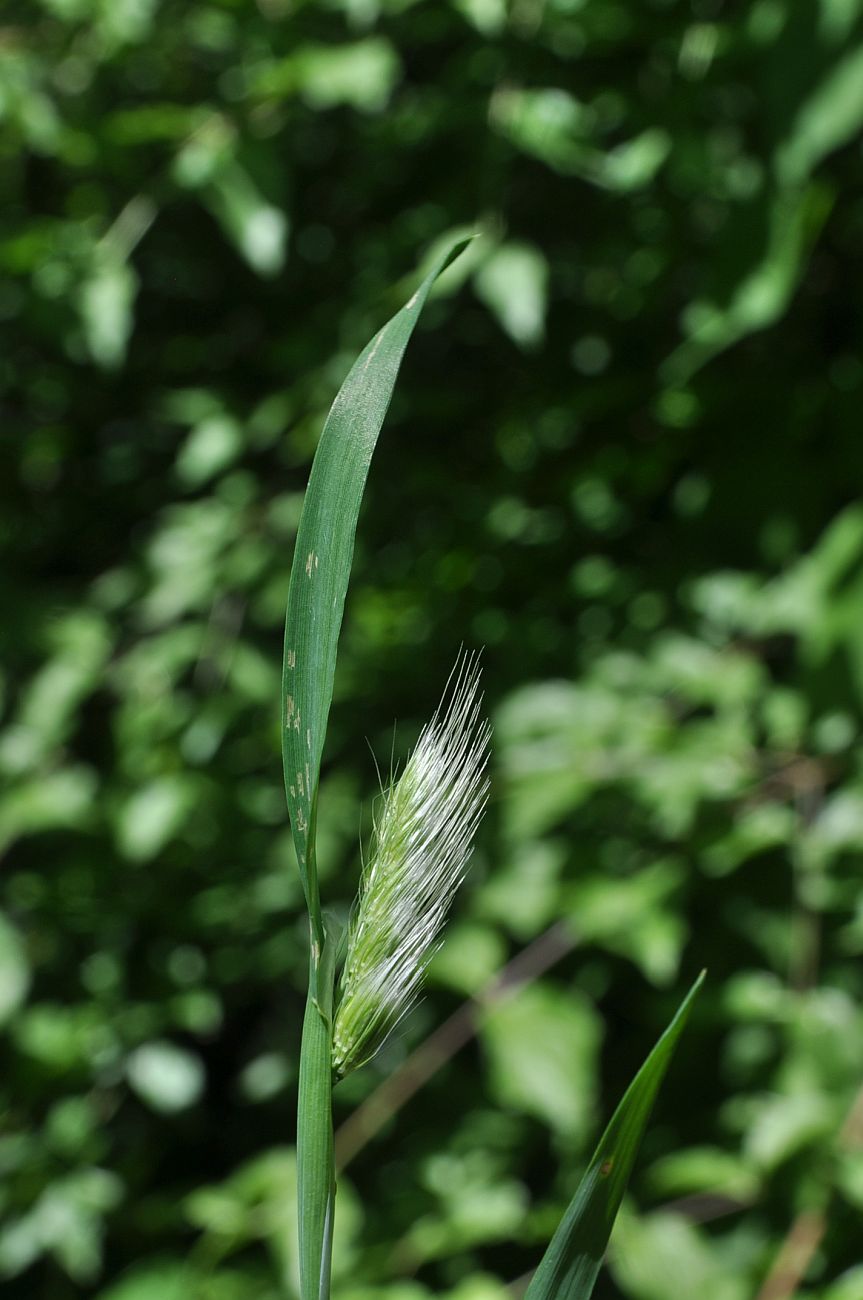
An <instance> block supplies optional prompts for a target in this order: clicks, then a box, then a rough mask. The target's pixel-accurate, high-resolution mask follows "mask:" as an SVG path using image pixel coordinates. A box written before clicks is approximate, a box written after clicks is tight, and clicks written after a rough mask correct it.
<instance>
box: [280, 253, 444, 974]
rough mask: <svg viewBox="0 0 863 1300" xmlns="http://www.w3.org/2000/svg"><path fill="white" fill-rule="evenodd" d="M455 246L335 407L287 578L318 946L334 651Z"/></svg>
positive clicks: (292, 740)
mask: <svg viewBox="0 0 863 1300" xmlns="http://www.w3.org/2000/svg"><path fill="white" fill-rule="evenodd" d="M466 242H467V240H466V239H464V238H459V239H457V240H454V241H453V242H452V243H451V244H450V245H449V247H448V248H446V249H445V250H444V251H443V252H442V253H441V255H440V256H439V257H438V258H437V259H436V261H435V263H434V265H433V266H432V268H431V270H430V271H429V273H428V275H427V276H426V277H425V279H424V280H423V282H422V284H421V285H420V286H419V288H418V289H417V291H416V293H415V294H414V295H413V297H412V298H411V299H410V301H409V302H408V303H407V304H406V305H405V306H404V307H402V309H401V311H399V312H397V314H396V315H395V316H394V317H393V318H392V319H391V320H390V321H389V322H388V323H387V324H386V325H384V327H383V329H381V330H380V331H379V332H378V333H377V334H376V335H375V337H374V338H373V339H372V341H371V342H370V343H369V344H368V346H367V347H366V348H365V350H364V351H363V352H362V354H361V355H360V357H359V358H358V360H357V361H356V363H355V365H354V366H353V368H352V370H351V371H350V373H349V375H348V377H347V379H346V380H345V382H344V383H343V384H342V387H341V389H340V391H339V393H338V396H337V397H336V400H335V402H334V403H333V406H332V409H331V411H330V413H329V416H328V417H327V421H326V424H325V425H324V430H323V433H322V434H321V440H320V443H319V445H318V449H317V453H316V455H315V460H314V464H313V465H312V472H311V476H310V479H309V486H308V490H307V492H306V496H305V501H304V503H303V513H302V517H301V519H300V526H299V530H298V533H297V544H296V550H295V552H294V561H293V566H292V569H291V585H290V590H289V594H288V611H287V618H286V620H285V650H284V661H283V668H282V761H283V766H284V773H285V792H286V795H287V801H288V810H289V812H290V817H291V827H292V831H293V837H294V845H295V848H296V852H297V860H298V863H299V868H300V874H301V876H302V880H303V888H304V890H305V894H306V902H307V904H308V908H309V915H310V917H311V922H312V928H313V935H314V939H315V943H316V946H317V948H318V949H320V947H321V945H322V944H323V934H324V928H323V921H322V918H321V910H320V901H319V897H318V886H317V872H316V867H315V855H314V825H315V814H316V800H317V788H318V776H319V771H320V763H321V753H322V750H323V745H324V733H325V731H326V725H327V718H328V716H329V711H330V703H331V701H332V693H333V678H334V675H335V667H336V650H337V646H338V639H339V631H340V629H341V623H342V614H343V611H344V604H345V594H346V591H347V586H348V579H349V577H350V569H351V560H352V558H353V552H354V538H355V535H356V528H357V518H358V515H359V509H360V502H361V499H362V495H363V489H364V488H365V483H366V477H367V475H368V470H369V464H370V462H371V458H372V453H373V452H374V449H375V444H376V443H377V439H378V434H379V433H380V430H381V426H382V424H383V421H384V417H385V415H386V412H387V408H388V406H389V404H390V398H391V397H392V392H393V387H394V386H395V382H396V377H397V375H398V372H399V367H400V365H401V362H402V357H403V356H404V352H405V349H406V347H407V345H408V342H409V340H410V337H411V334H412V333H413V330H414V326H415V325H416V322H417V319H418V318H419V314H420V312H421V310H422V307H423V304H424V303H425V301H426V298H427V297H428V293H429V290H430V289H431V286H432V284H433V283H434V281H435V279H436V278H437V276H438V275H439V274H440V272H441V271H442V270H443V269H444V267H445V266H446V265H447V263H448V262H449V261H450V260H451V258H452V257H453V256H454V255H455V253H456V252H457V251H459V250H460V249H461V247H463V246H464V244H465V243H466Z"/></svg>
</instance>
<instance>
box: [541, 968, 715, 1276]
mask: <svg viewBox="0 0 863 1300" xmlns="http://www.w3.org/2000/svg"><path fill="white" fill-rule="evenodd" d="M703 980H704V972H703V971H702V973H701V974H700V975H699V977H698V979H697V980H696V981H695V983H694V984H693V986H692V988H691V989H690V990H689V993H688V994H687V995H686V998H685V999H684V1001H683V1003H682V1004H681V1006H680V1009H679V1010H678V1012H677V1015H676V1016H675V1017H674V1019H673V1020H672V1022H671V1024H670V1025H669V1026H668V1028H667V1029H666V1031H665V1033H664V1034H663V1035H662V1037H661V1038H660V1040H659V1042H658V1043H657V1044H656V1046H655V1047H654V1049H653V1051H652V1052H651V1053H650V1055H649V1056H648V1058H647V1060H646V1061H645V1062H644V1065H643V1066H642V1067H641V1069H640V1070H639V1072H638V1074H637V1075H636V1076H635V1078H634V1079H633V1081H632V1083H631V1084H630V1085H629V1087H628V1089H627V1090H626V1094H625V1095H624V1098H623V1100H622V1102H621V1103H620V1105H619V1106H618V1108H617V1110H616V1111H615V1112H614V1115H613V1116H612V1118H611V1122H610V1124H609V1125H608V1128H607V1129H606V1130H605V1132H604V1133H603V1135H602V1139H601V1140H600V1143H599V1146H598V1147H597V1148H596V1150H595V1151H594V1153H593V1158H592V1159H591V1162H590V1164H589V1166H588V1168H587V1172H586V1173H585V1175H584V1177H583V1178H582V1180H581V1183H580V1184H579V1187H578V1191H577V1192H576V1193H575V1196H574V1197H573V1199H572V1201H571V1202H570V1205H569V1209H568V1210H567V1211H566V1214H565V1215H564V1216H563V1218H562V1220H561V1222H560V1226H559V1227H558V1229H557V1232H556V1233H555V1234H554V1236H553V1237H552V1239H551V1244H550V1246H549V1248H548V1250H547V1251H546V1253H545V1256H544V1257H543V1260H542V1263H541V1264H540V1266H539V1268H538V1269H537V1270H536V1273H535V1274H534V1276H533V1280H532V1281H531V1284H530V1286H529V1287H528V1289H527V1295H526V1297H525V1300H588V1297H589V1296H590V1295H591V1293H592V1291H593V1286H594V1283H595V1282H596V1277H597V1274H598V1273H599V1269H600V1265H601V1264H602V1257H603V1255H604V1254H605V1248H606V1246H607V1245H608V1239H609V1237H610V1235H611V1229H612V1226H613V1224H614V1220H615V1218H616V1217H617V1211H618V1210H619V1209H620V1202H621V1201H622V1200H623V1194H624V1192H625V1191H626V1185H627V1183H628V1182H629V1175H630V1173H631V1172H632V1166H633V1164H634V1163H635V1157H636V1155H637V1153H638V1147H639V1145H640V1142H641V1137H642V1134H643V1132H644V1128H645V1125H646V1123H647V1120H648V1117H649V1115H650V1111H651V1109H652V1107H653V1102H654V1100H655V1098H656V1094H657V1091H658V1090H659V1086H660V1084H661V1083H662V1080H663V1078H664V1076H665V1072H666V1070H667V1069H668V1065H669V1062H670V1060H671V1057H672V1056H673V1054H674V1049H675V1047H676V1046H677V1040H678V1039H679V1037H680V1034H681V1032H682V1030H683V1026H684V1025H685V1024H686V1020H687V1017H688V1016H689V1011H690V1008H691V1006H692V1003H693V1000H694V998H695V995H696V993H697V992H698V990H699V988H700V987H701V984H702V982H703Z"/></svg>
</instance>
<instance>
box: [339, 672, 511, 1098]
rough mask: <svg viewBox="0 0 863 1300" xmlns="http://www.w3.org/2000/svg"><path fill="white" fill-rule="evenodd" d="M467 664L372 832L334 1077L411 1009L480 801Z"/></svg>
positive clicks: (486, 733)
mask: <svg viewBox="0 0 863 1300" xmlns="http://www.w3.org/2000/svg"><path fill="white" fill-rule="evenodd" d="M479 681H480V672H479V665H478V661H477V658H476V656H474V655H462V656H459V659H458V660H457V662H456V665H455V668H454V669H453V672H452V674H451V676H450V680H449V683H448V685H447V690H446V691H445V693H444V698H443V700H442V701H441V703H440V705H439V707H438V710H437V712H436V713H435V715H434V717H433V718H432V720H431V722H429V723H428V725H427V726H426V727H425V728H424V729H423V731H422V733H421V735H420V738H419V740H418V742H417V745H416V748H415V749H414V751H413V753H412V754H411V756H410V758H409V759H408V762H407V764H406V766H405V769H404V771H403V773H402V775H401V777H400V778H399V779H398V780H397V781H396V782H395V783H394V784H393V785H391V786H390V788H389V789H388V790H387V791H386V793H385V794H384V798H383V804H382V808H381V811H380V814H379V816H378V818H377V819H376V823H375V831H374V842H373V847H372V853H371V856H370V858H369V861H368V863H367V864H366V867H365V869H364V872H363V880H362V884H361V886H360V894H359V899H358V902H357V905H356V907H355V909H354V913H353V916H352V917H351V923H350V928H349V934H348V947H347V956H346V959H345V965H344V969H343V972H342V977H341V984H340V992H341V997H340V1001H339V1006H338V1010H337V1012H336V1017H335V1025H334V1029H333V1068H334V1070H335V1072H336V1074H337V1075H339V1076H340V1077H341V1076H344V1075H346V1074H349V1073H350V1072H351V1070H355V1069H357V1067H358V1066H360V1065H363V1064H364V1063H365V1062H366V1061H368V1060H369V1059H370V1058H371V1057H372V1056H374V1054H375V1052H376V1051H377V1050H378V1048H379V1047H380V1046H381V1044H382V1043H383V1042H384V1040H385V1038H386V1037H387V1035H388V1034H389V1033H390V1032H391V1031H392V1030H393V1028H394V1027H395V1025H396V1024H397V1023H398V1022H399V1020H401V1018H402V1017H403V1016H404V1015H405V1013H406V1012H407V1011H408V1010H409V1009H410V1008H411V1006H412V1005H413V1003H414V1002H415V1000H416V998H417V995H418V993H419V990H420V986H421V984H422V978H423V974H424V972H425V968H426V966H427V965H428V962H429V959H430V957H431V956H432V954H433V952H434V950H435V947H436V942H437V939H438V936H439V934H440V931H441V928H442V926H443V924H444V921H445V920H446V916H447V913H448V911H449V908H450V904H451V902H452V899H453V895H454V894H455V891H456V889H457V888H458V886H459V885H460V883H461V881H462V879H463V878H464V874H465V870H466V868H467V863H468V859H469V858H470V854H471V850H472V847H473V837H474V833H475V831H476V828H477V825H478V823H479V820H480V817H481V816H482V813H483V809H484V807H485V803H486V799H487V797H488V777H487V774H486V766H487V760H488V748H489V738H490V734H491V729H490V727H489V725H488V723H487V722H486V721H485V720H484V719H483V717H482V715H481V703H482V697H481V695H480V693H479Z"/></svg>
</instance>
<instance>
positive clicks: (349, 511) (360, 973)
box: [282, 239, 701, 1300]
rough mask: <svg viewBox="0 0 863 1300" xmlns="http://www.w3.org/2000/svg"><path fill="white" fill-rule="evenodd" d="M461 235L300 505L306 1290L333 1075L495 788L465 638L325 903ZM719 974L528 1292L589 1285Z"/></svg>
mask: <svg viewBox="0 0 863 1300" xmlns="http://www.w3.org/2000/svg"><path fill="white" fill-rule="evenodd" d="M465 242H466V241H465V240H464V239H459V240H457V241H455V242H454V243H452V244H451V245H450V246H449V247H447V248H446V249H444V250H443V251H442V252H441V253H440V254H439V256H438V257H437V258H436V259H435V261H434V262H433V264H432V265H431V267H430V269H429V270H428V273H427V274H426V276H425V278H424V279H423V280H422V282H421V284H420V286H419V288H418V289H417V290H416V292H415V293H414V294H413V296H412V297H411V298H410V300H409V301H408V302H407V304H406V305H405V306H404V307H402V309H401V310H400V311H399V312H398V313H397V314H396V315H395V316H394V317H393V318H392V319H391V320H390V321H389V322H388V323H387V324H386V325H385V326H384V327H383V328H382V329H381V330H380V331H379V332H378V334H376V335H375V337H374V338H373V339H372V340H371V342H370V343H369V344H368V345H367V347H366V348H365V349H364V351H363V352H362V353H361V355H360V357H359V358H358V360H357V361H356V363H355V365H354V366H353V368H352V369H351V371H350V373H349V374H348V376H347V378H346V380H345V382H344V384H343V385H342V387H341V389H340V391H339V393H338V395H337V397H336V399H335V402H334V403H333V406H332V409H331V411H330V414H329V417H328V419H327V421H326V424H325V426H324V429H323V432H322V435H321V439H320V443H319V445H318V450H317V453H316V456H315V460H314V464H313V466H312V472H311V476H310V479H309V485H308V490H307V492H306V497H305V501H304V505H303V512H302V517H301V520H300V525H299V530H298V535H297V543H296V550H295V554H294V561H293V568H292V572H291V584H290V590H289V596H288V610H287V618H286V624H285V650H284V664H283V674H282V754H283V765H284V777H285V791H286V796H287V802H288V809H289V812H290V817H291V827H292V833H293V840H294V846H295V849H296V855H297V862H298V866H299V871H300V875H301V878H302V882H303V890H304V894H305V900H306V905H307V908H308V913H309V936H310V944H309V947H310V958H309V989H308V1000H307V1004H306V1012H305V1019H304V1025H303V1037H302V1047H301V1057H300V1079H299V1105H298V1115H297V1168H298V1202H299V1225H298V1228H299V1244H300V1250H299V1260H300V1295H301V1300H329V1296H330V1259H331V1252H332V1233H333V1219H334V1213H335V1163H334V1155H333V1124H332V1087H333V1083H334V1082H335V1081H336V1080H338V1078H340V1077H342V1076H344V1075H346V1074H348V1073H349V1072H350V1071H351V1070H354V1069H357V1068H359V1067H360V1066H361V1065H363V1064H364V1063H365V1062H366V1061H368V1060H369V1059H370V1057H371V1056H373V1055H374V1053H375V1052H376V1051H377V1050H378V1048H379V1047H380V1046H381V1044H382V1042H383V1041H384V1039H385V1038H386V1037H387V1035H388V1034H389V1033H391V1032H392V1030H393V1029H394V1028H395V1026H396V1025H397V1024H398V1022H399V1020H400V1019H401V1017H402V1016H403V1015H404V1014H405V1012H406V1011H407V1010H408V1009H409V1008H410V1006H411V1005H412V1004H413V1002H414V1000H415V999H416V997H417V994H418V992H419V989H420V985H421V982H422V977H423V972H424V970H425V967H426V965H427V962H428V960H429V957H430V956H431V954H432V952H433V951H434V947H435V944H436V942H437V941H438V937H439V935H440V931H441V927H442V926H443V924H444V922H445V919H446V915H447V912H448V909H449V905H450V903H451V901H452V897H453V894H454V892H455V890H456V889H457V888H458V885H459V883H460V881H461V880H462V878H463V875H464V872H465V868H466V866H467V862H468V859H469V856H470V852H471V846H472V841H473V836H474V832H475V830H476V827H477V824H478V822H479V819H480V817H481V815H482V811H483V807H484V804H485V799H486V795H487V790H488V778H487V775H486V766H487V757H488V750H489V743H490V729H489V726H488V723H487V721H486V720H485V719H484V717H483V714H482V706H481V694H480V690H479V668H478V661H477V659H476V657H475V656H473V655H470V654H467V655H465V654H461V655H460V656H459V659H458V661H457V663H456V667H455V669H454V672H453V676H452V677H451V679H450V682H449V684H448V688H447V690H446V692H445V695H444V699H443V701H442V703H441V706H440V708H439V709H438V711H437V713H436V714H435V715H434V717H433V718H432V720H431V721H430V722H429V724H428V725H427V727H426V728H425V729H424V731H423V732H422V734H421V736H420V739H419V741H418V743H417V745H416V748H415V749H414V751H413V753H412V755H411V757H410V758H409V760H408V762H407V764H406V766H405V768H404V771H403V773H402V775H401V776H400V778H399V779H398V780H396V781H394V782H393V783H392V784H391V786H390V788H389V789H388V790H386V791H385V792H384V797H383V805H382V809H381V811H380V814H379V816H378V818H377V822H376V825H375V833H374V841H373V846H372V851H371V854H370V856H369V858H368V863H367V865H366V867H365V868H364V871H363V873H362V881H361V884H360V889H359V895H358V898H357V901H356V903H355V906H354V909H353V912H352V916H351V920H350V923H349V924H348V926H347V929H346V930H344V929H343V928H342V927H341V926H340V925H339V924H338V922H337V921H335V920H334V919H333V918H332V917H331V916H330V915H329V914H326V913H324V911H323V910H322V906H321V899H320V891H319V886H318V874H317V864H316V855H315V829H316V824H317V817H318V781H319V772H320V764H321V756H322V752H323V746H324V739H325V735H326V728H327V719H328V716H329V711H330V704H331V700H332V691H333V680H334V674H335V666H336V654H337V648H338V640H339V632H340V629H341V623H342V616H343V611H344V603H345V595H346V592H347V587H348V582H349V579H350V569H351V560H352V556H353V549H354V539H355V535H356V528H357V520H358V516H359V509H360V503H361V500H362V495H363V490H364V487H365V483H366V479H367V476H368V472H369V466H370V463H371V458H372V454H373V452H374V449H375V445H376V442H377V438H378V435H379V433H380V430H381V427H382V425H383V421H384V417H385V415H386V411H387V408H388V406H389V402H390V399H391V396H392V392H393V388H394V385H395V382H396V378H397V376H398V371H399V367H400V365H401V362H402V358H403V356H404V353H405V349H406V348H407V345H408V342H409V340H410V337H411V334H412V333H413V330H414V327H415V325H416V322H417V320H418V318H419V315H420V312H421V310H422V308H423V305H424V304H425V302H426V299H427V297H428V295H429V292H430V290H431V288H432V285H433V284H434V281H435V280H436V279H437V277H438V275H439V274H440V273H441V271H442V270H443V269H444V267H445V266H446V265H447V264H448V263H449V262H450V261H451V260H452V258H453V257H454V256H456V255H457V254H458V253H459V252H460V251H461V249H462V247H463V246H464V244H465ZM700 983H701V978H699V980H698V981H696V984H695V985H694V986H693V988H692V989H691V990H690V992H689V994H688V995H687V997H686V998H685V1000H684V1002H683V1004H682V1005H681V1007H680V1009H679V1011H678V1012H677V1015H676V1016H675V1018H674V1020H673V1021H672V1023H671V1024H670V1026H669V1027H668V1029H667V1030H666V1031H665V1033H664V1034H663V1036H662V1037H661V1038H660V1040H659V1042H658V1043H657V1045H656V1047H655V1048H654V1049H653V1051H652V1052H651V1054H650V1056H649V1057H648V1059H647V1061H646V1062H645V1064H644V1065H643V1066H642V1068H641V1070H640V1071H639V1073H638V1074H637V1075H636V1077H635V1079H634V1080H633V1082H632V1084H631V1085H630V1087H629V1089H628V1090H627V1092H626V1094H625V1096H624V1098H623V1100H622V1101H621V1103H620V1105H619V1106H618V1108H617V1110H616V1111H615V1112H614V1115H613V1116H612V1119H611V1122H610V1123H609V1125H608V1127H607V1129H606V1131H605V1133H604V1134H603V1136H602V1138H601V1140H600V1143H599V1145H598V1147H597V1149H596V1151H595V1153H594V1155H593V1157H592V1159H591V1161H590V1163H589V1165H588V1167H587V1170H586V1172H585V1174H584V1177H583V1179H582V1181H581V1183H580V1185H579V1187H578V1188H577V1190H576V1192H575V1195H574V1197H573V1200H572V1202H571V1203H570V1206H569V1208H568V1210H567V1211H566V1214H565V1215H564V1217H563V1219H562V1221H561V1223H560V1226H559V1228H558V1230H557V1232H556V1233H555V1235H554V1237H553V1239H552V1241H551V1243H550V1245H549V1248H548V1251H547V1253H546V1255H545V1257H544V1258H543V1260H542V1262H541V1263H540V1264H539V1267H538V1269H537V1271H536V1273H535V1274H534V1276H533V1279H532V1281H531V1283H530V1286H529V1288H528V1292H527V1296H528V1300H587V1297H588V1296H589V1295H590V1294H591V1292H592V1290H593V1286H594V1282H595V1280H596V1276H597V1273H598V1271H599V1268H600V1265H601V1261H602V1257H603V1254H604V1252H605V1248H606V1245H607V1243H608V1238H609V1235H610V1232H611V1228H612V1225H613V1223H614V1219H615V1216H616V1214H617V1211H618V1208H619V1206H620V1203H621V1200H622V1198H623V1194H624V1191H625V1189H626V1185H627V1182H628V1179H629V1175H630V1172H631V1169H632V1165H633V1163H634V1160H635V1156H636V1153H637V1149H638V1145H639V1142H640V1139H641V1135H642V1133H643V1131H644V1127H645V1124H646V1122H647V1119H648V1116H649V1114H650V1110H651V1108H652V1105H653V1101H654V1099H655V1096H656V1093H657V1091H658V1089H659V1086H660V1084H661V1082H662V1078H663V1076H664V1074H665V1071H666V1069H667V1067H668V1064H669V1061H670V1059H671V1056H672V1054H673V1052H674V1048H675V1046H676V1044H677V1041H678V1038H679V1036H680V1033H681V1031H682V1029H683V1026H684V1024H685V1022H686V1018H687V1016H688V1014H689V1010H690V1007H691V1005H692V1000H693V998H694V996H695V993H696V991H697V989H698V986H699V985H700Z"/></svg>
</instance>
